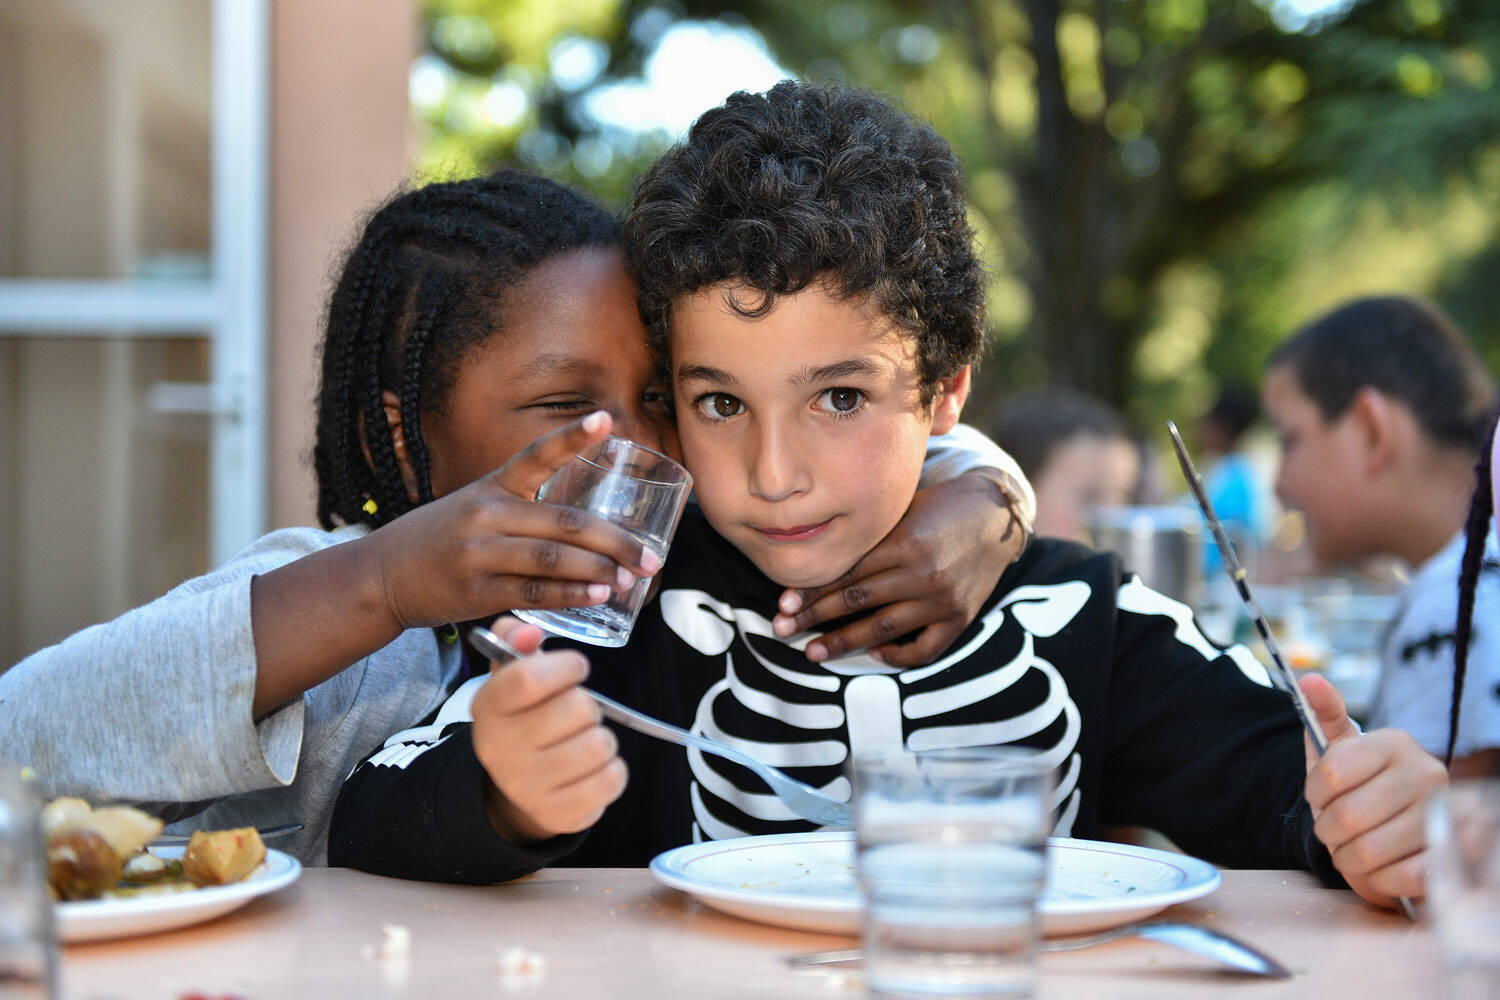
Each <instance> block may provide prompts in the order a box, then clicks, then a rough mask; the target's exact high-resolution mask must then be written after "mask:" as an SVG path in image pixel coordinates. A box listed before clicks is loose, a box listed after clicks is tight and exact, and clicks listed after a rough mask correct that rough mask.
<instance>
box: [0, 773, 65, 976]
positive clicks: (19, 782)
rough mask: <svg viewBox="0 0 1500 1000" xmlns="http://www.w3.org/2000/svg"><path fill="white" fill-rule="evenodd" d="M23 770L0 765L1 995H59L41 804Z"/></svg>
mask: <svg viewBox="0 0 1500 1000" xmlns="http://www.w3.org/2000/svg"><path fill="white" fill-rule="evenodd" d="M33 784H34V783H33V782H32V781H31V780H29V778H28V776H27V775H26V774H25V773H24V772H23V771H22V770H20V769H17V768H13V767H9V766H5V765H0V996H4V997H16V998H24V997H36V998H38V1000H40V998H49V997H55V996H57V990H58V985H57V935H56V929H55V925H54V916H53V910H52V897H51V894H50V893H49V892H48V891H47V862H46V853H45V851H44V850H43V847H42V828H41V822H40V805H39V804H38V801H37V794H36V789H35V788H34V787H33Z"/></svg>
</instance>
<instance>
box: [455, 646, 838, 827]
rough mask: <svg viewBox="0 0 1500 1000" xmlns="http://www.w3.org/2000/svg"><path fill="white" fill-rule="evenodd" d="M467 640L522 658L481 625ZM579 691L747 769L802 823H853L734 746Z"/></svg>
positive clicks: (496, 655) (626, 721) (495, 653)
mask: <svg viewBox="0 0 1500 1000" xmlns="http://www.w3.org/2000/svg"><path fill="white" fill-rule="evenodd" d="M469 641H470V642H472V643H473V644H474V648H475V649H477V650H479V651H480V652H481V653H483V654H484V655H485V656H488V657H489V658H490V659H492V660H498V661H500V662H502V663H503V662H505V661H506V660H514V659H519V658H520V656H521V653H520V652H519V651H518V650H517V649H516V648H515V647H514V646H512V645H511V644H510V643H508V642H506V641H505V640H504V639H502V638H500V637H499V636H498V635H496V634H495V633H493V632H491V631H490V630H489V629H487V628H485V627H484V626H483V625H476V626H474V627H473V628H471V629H470V630H469ZM582 691H583V693H584V694H586V695H588V696H589V697H590V698H592V699H594V701H595V703H596V704H598V706H599V709H600V711H602V712H603V713H604V717H605V718H606V719H612V720H614V721H615V722H618V723H619V724H620V725H622V726H625V727H626V728H627V729H634V730H635V731H636V732H638V733H644V734H645V735H647V736H653V737H655V738H656V739H659V740H665V741H666V742H668V743H676V744H677V745H678V746H682V747H692V748H693V749H696V750H701V751H703V752H704V753H711V754H715V755H717V756H719V757H723V758H725V759H727V760H732V761H734V762H735V763H736V764H740V765H743V766H744V767H747V768H749V769H750V770H751V771H754V772H755V773H756V774H757V775H759V776H760V779H761V780H762V781H764V782H765V783H766V784H767V785H769V786H770V788H771V791H772V792H775V793H776V797H777V798H778V799H780V800H781V801H782V804H783V805H785V806H786V807H787V808H788V809H790V810H791V811H792V812H793V813H795V814H796V815H798V816H800V817H802V818H803V819H805V820H810V821H812V822H814V823H817V824H819V825H820V826H843V827H847V826H849V825H851V824H852V823H853V821H854V816H853V813H852V812H851V810H850V808H849V803H847V802H840V801H838V800H837V799H834V798H830V797H829V796H827V795H825V794H823V793H822V792H820V791H818V790H817V789H816V788H813V787H812V786H811V785H808V784H805V783H804V782H801V781H798V780H797V779H796V778H793V777H791V776H790V775H787V774H785V773H783V772H782V771H779V770H777V769H776V768H774V767H772V766H771V765H769V764H766V763H763V762H762V761H759V760H756V759H755V758H754V757H752V756H750V755H749V754H747V753H745V752H744V751H742V750H739V749H738V748H736V747H732V746H730V745H728V744H727V743H720V742H719V741H718V740H712V739H709V738H708V737H706V736H699V735H698V734H697V733H690V732H688V731H687V730H686V729H683V728H681V727H680V726H674V725H672V724H671V723H669V722H663V721H661V720H660V719H656V718H652V717H651V716H649V715H647V714H645V713H644V712H637V711H636V710H635V709H633V708H630V707H629V706H627V705H622V704H620V703H619V702H617V701H615V700H614V699H613V698H607V697H605V696H604V695H602V694H600V693H599V692H597V691H591V690H589V689H588V688H582Z"/></svg>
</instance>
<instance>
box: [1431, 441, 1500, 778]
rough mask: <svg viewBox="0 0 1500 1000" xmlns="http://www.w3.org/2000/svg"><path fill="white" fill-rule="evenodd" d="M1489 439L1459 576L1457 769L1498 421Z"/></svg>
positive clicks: (1452, 714)
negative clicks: (1462, 709) (1465, 676)
mask: <svg viewBox="0 0 1500 1000" xmlns="http://www.w3.org/2000/svg"><path fill="white" fill-rule="evenodd" d="M1497 418H1500V413H1497V415H1496V417H1493V418H1491V420H1490V429H1489V431H1488V433H1487V434H1486V435H1485V440H1484V447H1483V448H1482V449H1481V450H1480V452H1479V461H1478V463H1477V464H1476V465H1475V466H1474V499H1473V500H1472V501H1470V503H1469V519H1468V521H1467V522H1466V523H1465V525H1464V556H1463V561H1462V562H1461V563H1460V564H1459V565H1460V569H1459V574H1458V622H1457V623H1456V625H1455V627H1454V630H1453V696H1452V698H1451V700H1450V701H1449V704H1448V749H1447V752H1446V753H1444V755H1443V763H1444V764H1446V765H1447V766H1449V767H1452V766H1453V750H1454V748H1455V747H1456V746H1457V745H1458V717H1459V709H1460V708H1461V707H1462V705H1463V698H1464V675H1465V674H1466V673H1467V672H1468V669H1469V642H1470V640H1471V639H1472V638H1473V635H1474V596H1475V594H1476V593H1477V592H1478V590H1479V574H1480V572H1481V570H1483V568H1484V548H1485V542H1486V541H1487V540H1488V539H1489V535H1490V519H1491V518H1492V517H1494V515H1495V497H1494V493H1493V487H1492V485H1491V482H1490V461H1491V460H1490V453H1491V451H1492V448H1493V445H1494V442H1495V420H1496V419H1497Z"/></svg>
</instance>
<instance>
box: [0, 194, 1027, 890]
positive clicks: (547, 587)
mask: <svg viewBox="0 0 1500 1000" xmlns="http://www.w3.org/2000/svg"><path fill="white" fill-rule="evenodd" d="M619 244H620V227H619V223H618V221H617V220H616V219H615V218H614V217H612V216H611V215H610V214H609V213H608V212H607V211H605V210H604V209H602V208H600V207H598V206H596V205H594V204H592V203H591V202H589V201H588V200H587V199H585V198H584V197H582V196H580V195H579V194H577V193H576V192H573V191H571V190H568V189H566V188H564V187H561V186H560V185H557V184H555V183H553V182H551V181H548V180H545V179H543V178H540V177H536V176H532V175H530V174H527V173H524V172H521V171H517V170H501V171H498V172H496V173H495V174H493V175H491V176H488V177H484V178H475V179H470V180H462V181H454V182H447V183H438V184H432V185H429V186H426V187H422V188H417V189H414V190H409V191H405V192H402V193H399V194H397V195H396V196H394V197H393V198H391V199H390V200H389V201H387V202H386V203H385V204H384V205H382V206H381V207H380V208H379V209H377V210H376V211H375V212H374V213H373V215H372V216H371V217H370V218H369V219H368V220H367V222H366V224H365V226H364V228H363V231H362V233H361V235H360V238H359V240H358V242H357V243H356V244H355V246H354V247H353V249H352V250H351V251H350V253H349V255H348V258H347V260H346V262H345V264H344V267H343V270H342V272H341V275H340V277H339V280H338V282H337V284H336V286H335V288H334V291H333V294H332V296H331V298H330V301H329V305H328V311H327V315H326V321H325V330H324V340H323V346H322V373H321V384H320V391H319V396H318V423H317V432H316V443H315V447H314V451H313V458H314V465H315V470H316V474H317V481H318V519H319V522H320V525H321V526H320V527H319V528H290V529H283V530H280V531H276V532H272V533H271V534H269V535H267V536H265V537H264V538H262V539H260V540H258V541H257V542H255V543H254V544H252V545H251V546H250V547H249V548H247V549H246V550H245V551H243V552H241V553H239V554H238V555H236V556H235V557H233V558H232V559H231V560H230V561H229V562H228V563H226V564H225V565H224V566H222V567H220V568H219V569H217V570H215V571H213V572H211V573H209V574H207V575H205V576H203V577H199V578H196V579H193V580H189V581H187V582H185V583H183V584H181V585H179V586H178V587H177V588H175V589H174V590H172V591H170V592H169V593H167V594H166V595H164V596H162V597H161V598H158V599H157V600H156V601H153V602H151V603H150V604H148V605H144V606H142V607H140V608H136V609H134V610H132V611H130V612H127V613H126V614H124V615H122V616H121V617H120V618H118V619H115V620H114V621H112V622H108V623H105V624H102V625H96V626H94V627H92V628H89V629H85V630H84V631H82V632H80V633H77V634H76V635H73V636H71V637H69V638H68V639H66V640H64V641H63V642H61V643H59V644H57V645H56V646H53V647H50V648H48V649H45V650H42V651H40V652H38V653H35V654H33V655H32V656H30V657H28V658H27V659H25V660H23V661H21V662H20V663H19V664H17V665H15V666H14V667H12V668H11V669H10V670H8V671H6V672H4V673H3V674H0V703H3V705H4V710H3V712H0V745H3V746H4V747H5V748H6V750H5V752H4V756H5V757H6V758H7V759H9V760H12V761H15V762H16V763H21V764H29V765H31V766H32V767H34V768H35V770H36V771H37V772H38V774H39V776H40V778H41V783H42V786H43V791H44V792H45V793H46V794H48V795H79V796H83V797H86V798H89V799H92V800H95V801H101V802H102V801H111V802H113V801H131V802H136V803H157V804H158V805H157V809H156V811H158V812H160V813H161V814H162V815H164V816H165V817H167V818H169V819H174V820H180V821H181V826H182V827H184V828H189V829H190V828H223V827H234V826H243V825H262V824H271V823H279V822H288V821H297V822H301V823H303V824H304V829H303V830H301V831H300V832H299V833H297V834H295V835H294V836H293V837H291V838H289V839H288V840H287V841H283V842H282V843H281V844H280V845H278V846H282V847H283V849H285V850H287V851H288V852H289V853H291V854H293V855H296V856H297V857H299V858H300V859H301V860H302V861H304V862H305V863H309V864H323V863H326V858H327V833H328V826H329V821H330V816H331V812H332V808H333V804H334V798H335V795H336V793H337V790H338V787H339V783H340V782H341V781H342V779H343V778H344V776H345V775H346V774H348V773H349V771H350V770H351V769H352V768H353V767H354V765H355V764H356V763H357V762H358V761H359V759H360V758H361V757H362V756H363V755H364V754H365V753H367V752H368V751H369V750H370V749H371V748H372V747H374V746H376V745H378V744H379V743H380V741H381V740H382V739H384V738H385V737H386V736H387V735H389V734H390V733H391V732H394V731H397V730H400V729H403V728H406V727H408V726H410V725H411V724H412V723H414V722H415V721H417V720H419V719H421V718H423V717H424V716H425V715H427V714H428V713H429V712H431V711H432V710H433V709H435V708H436V707H437V706H439V705H440V704H441V703H442V702H443V700H444V699H445V697H446V696H447V694H448V692H449V691H450V689H451V688H452V687H453V686H454V684H455V683H456V682H457V681H458V680H459V679H461V677H463V676H464V675H465V673H466V672H467V670H468V669H469V668H468V665H467V663H466V662H465V653H464V650H463V647H462V646H461V644H460V643H458V642H457V638H458V635H459V629H458V627H457V623H462V622H467V621H470V620H476V619H483V620H489V619H491V618H493V617H494V615H496V614H497V613H499V612H501V611H503V610H506V609H511V608H521V607H568V606H575V605H581V604H597V603H601V602H603V601H604V600H605V599H606V598H607V596H608V594H609V592H610V589H611V588H613V587H624V586H628V585H630V584H631V583H632V582H633V581H634V579H635V578H636V577H637V576H639V575H650V574H653V573H655V572H656V570H658V569H659V568H660V565H659V564H660V560H659V558H657V557H656V556H655V555H654V554H653V553H651V552H650V551H649V550H647V549H644V548H643V547H642V546H641V545H640V543H639V542H637V541H636V540H634V539H633V538H632V537H631V536H629V535H628V534H627V533H626V532H624V531H622V530H620V529H617V528H615V527H613V526H611V525H609V524H607V523H605V522H603V521H600V520H598V519H595V518H590V517H588V516H586V515H580V514H578V513H576V512H573V511H571V510H566V509H563V508H558V507H553V506H551V505H547V504H539V503H536V502H535V501H534V499H533V498H534V496H535V493H536V489H537V487H538V486H539V485H540V484H541V483H542V482H543V481H544V480H545V479H546V478H547V477H548V476H549V475H550V474H551V473H552V472H553V471H554V470H555V469H556V468H558V467H559V466H561V465H562V464H563V463H565V462H566V461H568V460H569V459H570V458H571V457H572V456H573V455H574V454H576V453H577V452H578V451H580V450H582V449H583V448H586V447H588V446H589V445H591V444H593V443H595V442H597V441H599V440H601V439H602V438H603V437H604V436H605V435H607V434H610V433H614V434H617V435H620V436H625V437H630V438H634V439H636V440H638V441H641V442H642V443H644V444H647V445H650V446H653V447H657V448H662V449H665V450H668V451H675V449H676V444H675V435H674V431H673V426H672V419H671V411H670V408H669V399H668V395H667V390H666V383H665V381H664V380H663V379H662V378H661V377H660V375H659V373H658V370H657V365H656V363H655V361H654V359H653V357H652V355H651V353H650V351H649V350H648V347H647V344H646V337H645V331H644V328H643V326H642V324H641V320H640V318H639V314H638V312H637V309H636V302H635V284H634V282H633V281H632V279H631V278H630V276H629V275H628V273H627V272H626V270H625V267H624V263H623V255H622V252H621V250H620V247H619ZM986 449H988V450H986ZM935 460H937V461H939V462H940V464H943V469H942V470H940V476H941V477H946V479H947V480H948V481H947V482H945V483H943V484H941V485H939V486H934V487H932V489H931V490H929V491H927V494H928V496H927V499H926V501H925V502H924V503H921V504H914V505H913V508H912V510H911V512H910V514H909V516H908V518H907V519H906V521H904V522H903V525H902V526H901V527H900V528H898V530H897V531H895V532H893V533H892V535H891V536H890V538H889V539H888V542H887V544H886V546H885V548H886V554H885V556H884V557H883V558H882V560H878V561H874V562H872V563H871V564H870V565H869V566H868V567H866V569H865V571H863V572H861V573H856V574H855V578H854V579H851V580H850V581H846V584H847V585H846V586H841V587H835V588H829V589H827V590H824V591H819V592H813V593H796V594H788V595H787V598H786V602H785V607H786V608H787V609H788V611H789V615H790V614H795V615H796V616H797V619H796V620H797V621H798V622H799V623H801V624H802V627H806V626H807V625H808V624H809V623H815V622H819V621H822V620H824V619H827V618H831V617H836V616H838V615H840V614H847V613H848V612H849V611H850V610H862V608H861V606H860V603H859V601H860V599H861V598H862V599H863V600H864V601H865V602H866V607H867V608H869V609H875V610H874V612H873V613H871V614H868V615H865V616H864V617H861V618H859V619H857V620H855V621H853V622H851V623H848V624H846V625H844V627H843V628H840V629H838V630H836V631H835V632H832V633H830V639H831V640H833V641H842V642H848V643H850V644H856V645H861V646H868V645H874V644H875V640H874V639H872V636H883V635H886V634H887V633H889V635H897V636H899V635H903V634H905V633H909V632H913V631H917V632H919V639H920V640H921V641H922V642H925V643H926V645H925V646H921V647H919V648H918V649H917V650H915V651H913V650H912V649H911V646H910V645H909V646H901V647H893V653H892V656H893V658H899V657H901V656H913V655H922V653H923V652H924V651H925V649H926V648H927V646H931V645H936V648H938V649H941V648H942V647H943V646H946V645H947V644H948V642H949V641H951V638H952V635H953V634H955V633H956V632H957V630H958V629H961V628H963V627H964V626H966V625H967V624H968V622H969V621H970V620H972V618H973V617H974V615H975V614H977V612H978V610H979V602H981V601H982V600H983V597H984V595H985V594H986V593H987V592H988V589H989V588H990V587H992V586H993V583H994V580H995V579H996V578H998V575H999V573H1000V572H1001V571H1002V570H1003V569H1004V567H1005V566H1006V565H1007V564H1008V563H1009V562H1010V561H1011V559H1013V558H1014V557H1015V555H1016V553H1017V551H1018V550H1019V541H1020V536H1021V535H1022V532H1018V531H1011V530H1009V529H1011V528H1012V527H1013V524H1012V520H1013V519H1012V514H1011V512H1010V510H1009V508H1008V506H1007V503H1006V502H1003V501H1005V498H1004V497H1003V496H1002V495H1001V493H1000V491H999V490H997V489H996V488H995V485H994V483H993V481H992V478H991V475H987V474H986V473H985V472H984V470H983V469H980V470H979V474H978V475H972V476H971V475H962V474H961V473H963V472H964V471H965V470H966V469H968V468H970V467H977V466H993V467H1006V466H1005V463H1006V462H1007V461H1008V460H1007V459H1006V458H1005V457H1004V456H1003V453H1000V452H999V451H998V449H994V448H993V446H992V445H989V443H988V442H985V441H982V439H981V441H979V442H973V441H968V442H965V443H963V444H961V445H957V446H954V445H950V446H949V447H948V448H947V449H946V451H944V450H943V448H942V446H941V445H939V446H938V450H937V453H936V454H935ZM1018 475H1019V474H1018V473H1017V476H1018ZM1022 482H1023V483H1024V480H1022ZM976 580H977V581H978V582H977V583H975V582H974V581H976ZM971 598H972V600H971ZM840 637H841V638H840ZM911 645H917V644H915V643H914V644H911ZM476 664H477V665H478V666H479V668H480V669H484V667H483V661H482V660H477V661H476ZM65 704H66V705H70V707H71V709H72V710H71V711H68V712H66V713H64V712H61V711H60V710H59V707H60V706H62V705H65ZM479 791H480V789H479V786H477V785H476V787H475V794H476V795H477V794H479Z"/></svg>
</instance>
